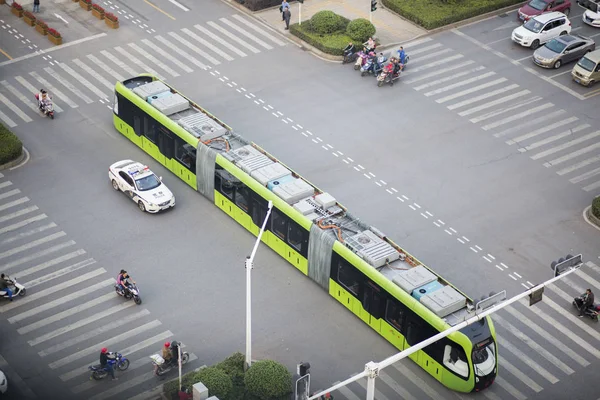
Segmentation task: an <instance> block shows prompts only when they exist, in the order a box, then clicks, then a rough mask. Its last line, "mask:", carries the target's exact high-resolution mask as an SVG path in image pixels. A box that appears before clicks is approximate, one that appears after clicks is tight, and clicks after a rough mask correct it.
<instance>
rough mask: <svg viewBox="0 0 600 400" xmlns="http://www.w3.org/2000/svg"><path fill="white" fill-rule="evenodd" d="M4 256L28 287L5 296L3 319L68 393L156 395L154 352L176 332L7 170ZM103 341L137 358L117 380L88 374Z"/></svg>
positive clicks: (0, 180) (1, 223) (1, 234)
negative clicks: (128, 292) (124, 290)
mask: <svg viewBox="0 0 600 400" xmlns="http://www.w3.org/2000/svg"><path fill="white" fill-rule="evenodd" d="M0 264H1V265H2V267H1V268H0V269H1V272H2V273H5V274H8V275H9V276H11V277H16V278H17V279H18V281H19V283H21V284H23V285H24V286H25V288H26V294H25V295H24V296H19V297H18V298H15V299H14V301H12V302H9V301H8V300H6V299H0V320H1V321H3V322H4V324H5V326H6V327H7V328H6V329H9V330H10V329H12V330H13V331H14V333H15V334H18V335H20V336H21V337H22V338H23V339H24V340H25V341H26V343H28V344H29V346H31V347H32V348H33V349H34V350H35V351H36V352H37V355H38V357H39V358H38V359H37V360H31V361H32V362H34V363H36V364H40V363H43V364H45V365H47V366H48V368H49V369H50V370H53V371H55V372H56V375H57V376H58V377H59V379H60V380H61V381H63V382H64V383H65V385H66V386H67V387H68V388H69V389H70V390H71V392H72V393H73V396H72V397H69V398H73V399H125V398H127V399H131V398H137V399H139V400H142V399H148V398H150V397H148V391H147V389H148V387H156V386H159V385H160V384H162V383H163V382H162V381H159V380H157V378H156V377H155V376H154V375H153V366H152V363H151V360H150V358H149V356H150V355H152V354H154V353H157V352H159V351H160V349H161V346H162V343H163V342H165V341H167V340H171V339H172V338H173V336H174V333H173V332H171V331H170V330H169V329H167V328H166V327H165V326H163V324H162V323H161V321H160V320H158V319H156V318H155V317H154V316H153V315H152V313H151V312H150V311H149V310H148V309H146V308H144V306H143V305H141V306H138V305H136V304H135V303H134V302H133V301H127V300H126V299H124V298H123V297H120V296H118V295H117V294H116V293H115V291H114V284H115V280H114V278H113V277H112V276H110V274H109V272H108V271H107V270H106V269H105V268H103V267H102V266H100V265H99V263H98V262H97V261H96V260H95V259H94V258H92V257H90V256H89V255H88V254H87V252H86V251H85V250H84V249H82V248H79V247H78V245H77V243H76V242H75V241H74V240H71V239H69V237H68V235H67V233H65V232H64V231H62V230H61V228H60V226H59V225H58V224H56V223H55V222H52V221H51V220H50V217H49V216H48V215H46V214H45V213H43V212H42V211H41V210H40V209H39V208H38V207H37V206H36V205H33V204H32V203H31V200H30V199H29V198H28V197H26V196H24V195H23V193H22V192H21V191H20V190H19V189H17V188H15V187H14V185H13V183H12V182H11V181H10V180H8V179H7V178H6V177H5V176H4V175H3V174H2V173H0ZM102 347H107V348H109V350H111V351H118V352H120V353H121V354H123V355H124V356H125V357H127V358H128V359H129V360H130V362H131V364H130V367H129V368H128V369H127V370H126V371H124V372H117V374H120V375H121V379H122V381H120V382H118V384H115V385H109V386H107V385H103V384H102V382H97V381H93V380H90V379H89V376H90V375H89V371H88V366H89V365H92V364H97V363H98V358H99V351H100V349H101V348H102ZM188 352H190V361H194V360H197V356H196V355H195V354H194V353H193V352H192V351H191V350H189V349H188ZM184 368H185V369H190V370H191V369H192V367H191V366H188V367H184ZM184 372H185V370H184ZM174 377H175V374H174V375H173V378H174ZM39 394H40V393H38V395H39Z"/></svg>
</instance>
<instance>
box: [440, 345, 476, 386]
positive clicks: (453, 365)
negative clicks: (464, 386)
mask: <svg viewBox="0 0 600 400" xmlns="http://www.w3.org/2000/svg"><path fill="white" fill-rule="evenodd" d="M440 346H443V349H444V350H443V351H444V355H443V363H444V366H445V367H446V368H448V369H449V370H450V371H452V372H454V373H455V374H457V375H458V376H460V377H462V378H468V377H469V363H468V360H467V354H466V353H465V350H464V349H463V348H462V346H460V345H459V344H458V343H455V342H453V341H451V340H450V339H448V338H444V339H442V340H440Z"/></svg>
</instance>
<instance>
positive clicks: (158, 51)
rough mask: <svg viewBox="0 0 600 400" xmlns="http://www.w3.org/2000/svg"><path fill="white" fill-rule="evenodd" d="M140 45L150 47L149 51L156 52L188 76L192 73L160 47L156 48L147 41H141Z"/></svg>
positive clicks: (191, 70)
mask: <svg viewBox="0 0 600 400" xmlns="http://www.w3.org/2000/svg"><path fill="white" fill-rule="evenodd" d="M142 43H144V44H145V45H146V46H148V47H150V48H151V49H154V51H156V52H157V53H158V54H160V55H161V56H163V57H164V58H165V59H166V60H170V61H171V62H172V63H173V64H175V65H177V66H178V67H179V68H181V69H182V70H184V71H185V72H187V73H188V74H189V73H192V72H194V70H193V69H191V68H190V67H188V66H187V65H185V64H184V63H182V62H181V61H179V59H177V57H173V56H172V55H170V54H169V53H167V52H166V51H164V50H163V49H161V48H160V47H158V46H157V45H155V44H154V43H152V42H151V41H149V40H148V39H142Z"/></svg>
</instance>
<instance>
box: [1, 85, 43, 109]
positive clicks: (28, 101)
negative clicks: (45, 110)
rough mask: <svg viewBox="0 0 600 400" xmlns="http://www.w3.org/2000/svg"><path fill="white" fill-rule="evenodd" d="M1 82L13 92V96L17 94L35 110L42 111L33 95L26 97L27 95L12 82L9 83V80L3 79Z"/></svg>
mask: <svg viewBox="0 0 600 400" xmlns="http://www.w3.org/2000/svg"><path fill="white" fill-rule="evenodd" d="M0 83H1V84H2V86H4V87H5V88H7V89H8V90H9V91H10V92H11V93H12V94H13V96H15V97H16V98H18V99H19V100H21V101H22V102H23V103H24V104H25V105H26V106H27V107H29V108H30V109H31V110H32V111H33V112H35V113H38V112H39V111H40V110H39V109H38V108H37V105H36V104H35V103H36V101H35V100H33V99H34V98H33V97H31V98H27V97H25V95H24V94H23V93H21V92H20V91H18V90H17V89H16V88H15V87H14V86H13V85H11V84H10V83H8V82H7V81H1V82H0Z"/></svg>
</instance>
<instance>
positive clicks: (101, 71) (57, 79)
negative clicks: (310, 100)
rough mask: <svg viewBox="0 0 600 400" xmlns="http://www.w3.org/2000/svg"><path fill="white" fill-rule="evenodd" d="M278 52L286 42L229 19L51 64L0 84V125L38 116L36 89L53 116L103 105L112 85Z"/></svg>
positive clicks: (247, 22) (238, 19)
mask: <svg viewBox="0 0 600 400" xmlns="http://www.w3.org/2000/svg"><path fill="white" fill-rule="evenodd" d="M281 46H285V42H283V41H282V40H280V39H278V38H277V37H276V34H274V33H271V32H269V31H267V30H266V29H264V28H261V27H259V26H257V25H256V23H255V22H252V21H250V20H248V19H247V18H246V17H242V16H239V15H235V14H234V15H231V16H229V17H227V18H219V19H218V20H215V21H208V22H206V23H203V24H196V25H194V26H193V27H189V28H181V29H179V30H178V31H172V32H166V33H165V34H163V35H156V36H154V37H153V38H151V39H141V40H139V41H137V42H131V43H122V44H120V45H119V46H114V47H113V48H108V49H103V50H100V51H96V52H94V53H93V54H85V55H80V56H79V57H77V58H74V59H72V60H70V61H65V62H60V61H57V60H52V61H50V62H49V63H50V65H49V66H45V67H42V68H39V69H37V70H35V71H30V72H23V73H20V74H19V75H16V76H13V77H10V78H9V77H7V78H6V79H4V80H2V81H0V121H2V122H3V123H4V124H5V125H7V126H9V127H11V128H13V127H15V126H17V125H19V124H21V123H28V122H31V121H32V120H33V118H32V117H35V116H36V113H38V110H37V107H36V103H35V98H34V97H33V95H34V94H36V93H37V92H38V91H39V88H40V87H44V88H46V89H47V90H49V92H50V93H51V94H52V95H53V99H54V109H55V112H56V113H57V114H58V113H62V112H64V110H65V109H68V108H77V107H79V106H80V105H85V104H92V103H96V102H101V103H103V104H106V105H108V103H110V101H109V100H108V99H111V98H112V93H113V91H114V84H115V82H116V81H123V80H124V79H126V78H129V77H132V76H136V75H138V74H140V73H151V74H153V75H155V76H158V77H160V78H161V79H169V78H175V77H179V76H181V75H182V74H190V73H193V72H194V71H196V70H198V69H200V70H206V69H210V68H211V67H212V66H216V65H220V64H222V63H224V62H225V63H226V62H232V61H235V60H237V59H242V58H248V57H250V56H252V55H258V54H259V53H261V52H264V51H270V50H273V49H275V48H277V47H281Z"/></svg>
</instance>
